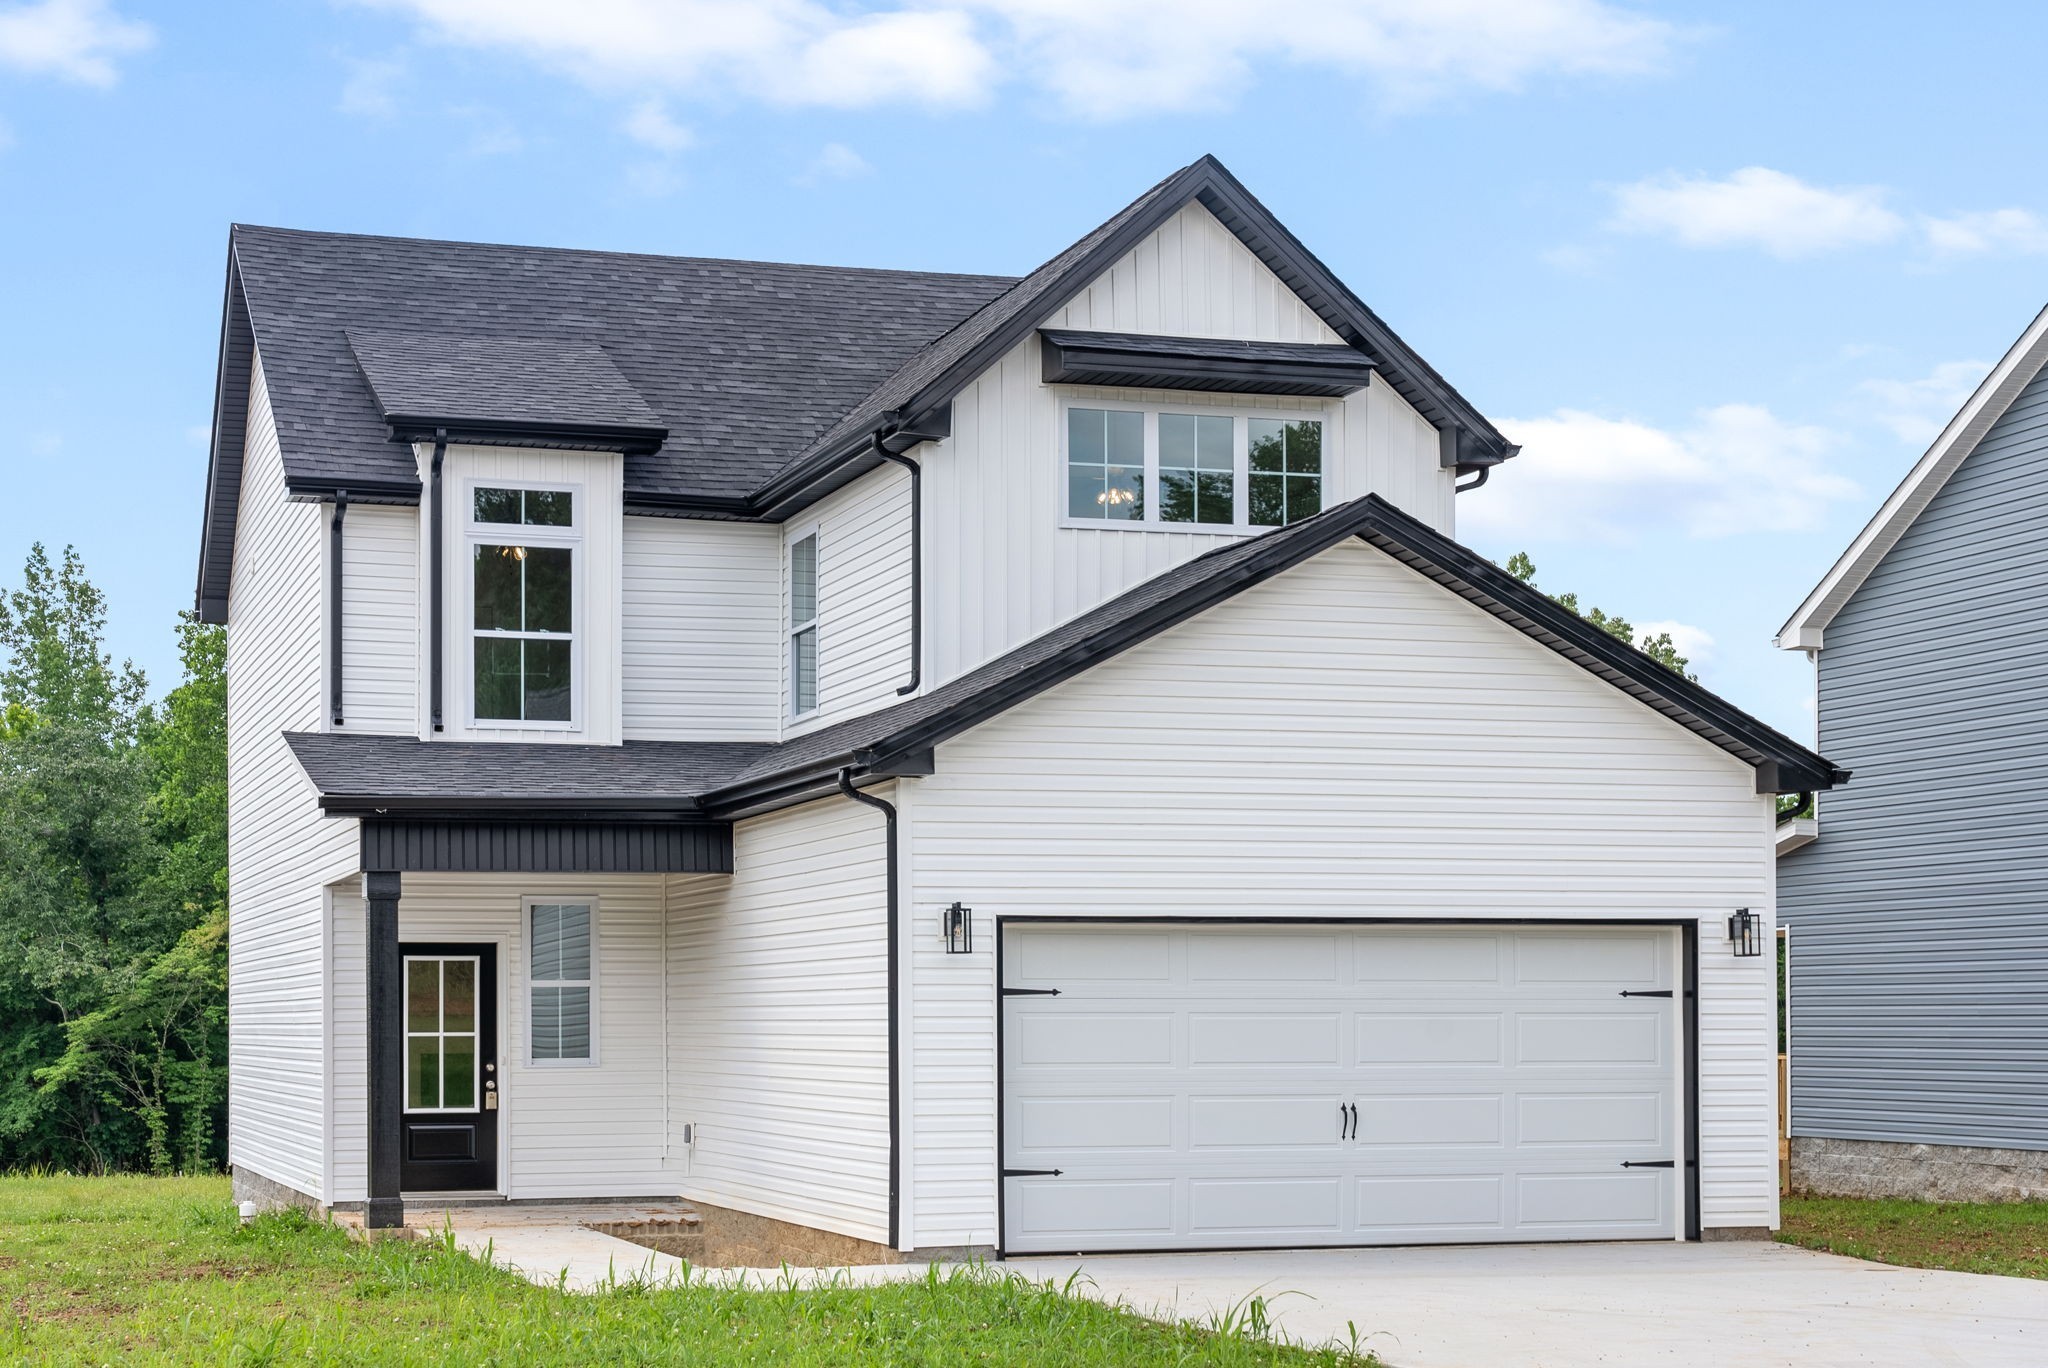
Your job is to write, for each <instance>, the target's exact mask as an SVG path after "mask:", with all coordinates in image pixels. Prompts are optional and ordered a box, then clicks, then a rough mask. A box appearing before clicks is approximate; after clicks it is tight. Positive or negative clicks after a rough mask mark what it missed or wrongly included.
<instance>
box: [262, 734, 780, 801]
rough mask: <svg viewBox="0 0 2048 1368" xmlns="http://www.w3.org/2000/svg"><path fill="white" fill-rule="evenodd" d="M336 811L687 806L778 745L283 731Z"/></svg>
mask: <svg viewBox="0 0 2048 1368" xmlns="http://www.w3.org/2000/svg"><path fill="white" fill-rule="evenodd" d="M285 740H286V742H287V743H289V744H290V746H291V748H292V754H293V755H295V756H297V757H298V761H299V765H300V767H301V768H302V769H304V770H305V771H306V777H307V778H309V779H311V780H312V781H313V787H314V788H316V789H318V790H320V798H321V806H322V807H324V808H326V809H327V810H328V811H330V812H347V813H362V812H366V811H370V810H372V809H374V808H377V807H385V808H390V809H393V810H400V811H402V810H407V809H419V808H434V809H453V810H468V811H481V810H484V809H492V808H497V809H503V810H507V811H516V810H518V809H521V808H531V807H550V806H553V807H559V806H563V805H572V806H579V807H591V808H606V807H608V808H614V809H631V810H635V811H639V810H658V809H670V810H676V811H689V810H692V809H694V808H695V807H696V805H697V798H698V795H700V794H702V793H704V792H705V791H706V790H707V789H710V788H713V787H716V786H717V785H719V784H723V783H726V782H729V781H730V780H731V779H732V778H733V777H734V776H736V775H737V774H738V773H739V772H740V771H742V770H744V769H746V768H747V767H748V766H749V765H751V764H752V763H753V762H754V761H755V760H757V759H759V758H760V756H761V755H762V754H763V753H764V752H767V751H772V750H774V749H775V747H774V746H773V745H770V744H761V743H753V742H744V741H628V742H626V743H625V744H624V745H622V746H576V745H551V744H548V743H545V742H537V741H536V742H517V741H515V742H494V741H421V740H417V739H416V738H413V737H409V736H366V735H352V734H348V733H344V732H286V733H285Z"/></svg>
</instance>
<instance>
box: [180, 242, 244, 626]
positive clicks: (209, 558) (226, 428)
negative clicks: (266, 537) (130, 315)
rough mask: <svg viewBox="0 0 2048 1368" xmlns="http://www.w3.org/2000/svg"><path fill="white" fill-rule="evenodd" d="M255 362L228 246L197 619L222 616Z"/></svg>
mask: <svg viewBox="0 0 2048 1368" xmlns="http://www.w3.org/2000/svg"><path fill="white" fill-rule="evenodd" d="M255 364H256V334H255V331H254V329H253V328H252V327H251V326H250V323H249V304H248V301H247V300H246V299H245V298H243V295H242V277H241V273H240V272H239V271H238V270H237V269H236V267H235V250H234V246H233V244H232V243H230V244H229V247H228V269H227V283H226V287H225V291H224V296H223V299H222V301H221V313H220V360H219V369H218V370H217V371H216V372H215V375H214V391H213V447H212V452H211V456H210V459H209V460H208V461H207V463H206V505H205V521H204V524H203V526H202V529H201V535H200V539H199V584H198V588H197V590H196V592H195V594H194V600H195V606H196V608H197V611H198V614H199V620H200V621H201V622H208V623H213V624H216V625H218V624H220V623H224V622H226V621H227V620H228V577H229V574H230V572H231V571H232V569H233V567H234V562H235V512H236V509H237V507H238V506H239V505H240V502H241V498H242V460H243V455H244V451H245V448H246V445H247V439H248V428H249V385H250V381H251V379H252V376H253V371H254V367H255Z"/></svg>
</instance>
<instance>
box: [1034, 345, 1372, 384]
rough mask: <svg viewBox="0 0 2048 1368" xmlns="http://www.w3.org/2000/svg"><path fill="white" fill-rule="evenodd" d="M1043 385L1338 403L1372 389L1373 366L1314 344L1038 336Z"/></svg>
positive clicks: (1359, 355) (1358, 355)
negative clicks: (1302, 397) (1300, 398)
mask: <svg viewBox="0 0 2048 1368" xmlns="http://www.w3.org/2000/svg"><path fill="white" fill-rule="evenodd" d="M1038 337H1039V344H1040V345H1039V356H1040V358H1041V360H1042V362H1043V366H1042V369H1041V378H1042V379H1044V381H1045V383H1046V384H1048V385H1108V386H1114V387H1118V388H1124V389H1175V390H1202V391H1211V392H1218V393H1228V394H1298V395H1311V396H1319V397H1322V398H1338V397H1340V396H1342V395H1346V394H1351V393H1354V392H1355V391H1358V390H1361V389H1364V388H1365V387H1366V386H1367V385H1368V384H1370V383H1372V375H1373V370H1374V367H1373V362H1372V358H1371V357H1369V356H1367V355H1366V354H1365V353H1363V352H1361V351H1358V350H1357V349H1356V348H1353V347H1343V346H1332V345H1325V344H1323V343H1314V342H1238V341H1231V340H1226V339H1218V338H1207V337H1152V336H1146V335H1142V334H1137V333H1104V332H1076V331H1074V330H1072V329H1070V328H1040V329H1039V330H1038Z"/></svg>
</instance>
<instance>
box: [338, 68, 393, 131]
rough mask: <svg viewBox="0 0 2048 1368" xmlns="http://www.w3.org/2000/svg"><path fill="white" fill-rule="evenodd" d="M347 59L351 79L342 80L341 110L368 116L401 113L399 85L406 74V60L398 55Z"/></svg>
mask: <svg viewBox="0 0 2048 1368" xmlns="http://www.w3.org/2000/svg"><path fill="white" fill-rule="evenodd" d="M347 61H348V68H349V74H348V79H347V80H346V81H343V82H342V84H341V100H340V102H339V105H338V107H339V108H340V110H341V112H342V113H344V114H354V115H357V116H359V117H362V118H367V119H389V118H392V117H394V116H395V115H396V114H397V113H398V85H399V82H400V81H401V80H403V79H404V77H405V74H406V66H405V63H404V62H402V61H400V60H399V59H398V58H395V57H385V58H376V59H371V60H363V59H359V58H353V57H352V58H348V59H347Z"/></svg>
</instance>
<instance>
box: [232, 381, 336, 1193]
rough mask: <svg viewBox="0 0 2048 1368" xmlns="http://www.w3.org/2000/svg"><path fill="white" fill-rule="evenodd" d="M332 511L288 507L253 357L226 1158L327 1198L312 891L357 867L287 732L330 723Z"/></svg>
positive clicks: (239, 537)
mask: <svg viewBox="0 0 2048 1368" xmlns="http://www.w3.org/2000/svg"><path fill="white" fill-rule="evenodd" d="M331 512H332V510H331V509H329V508H326V507H323V506H320V505H316V504H303V503H291V502H289V501H287V500H286V498H285V489H284V466H283V459H282V457H281V456H280V455H279V452H278V445H277V429H276V425H275V423H274V421H273V419H272V416H271V411H270V400H269V391H268V389H267V388H266V387H265V383H264V376H263V370H262V366H261V364H260V363H258V364H257V365H256V366H255V374H254V375H253V376H252V377H251V380H250V386H249V425H248V438H247V445H246V448H245V454H244V457H243V472H242V493H241V506H240V509H239V511H238V512H237V515H236V523H235V562H234V574H233V578H232V583H231V585H230V588H229V596H228V627H227V639H228V648H227V649H228V658H227V688H228V795H229V796H228V908H229V912H228V918H229V921H228V931H229V934H228V971H229V972H228V1013H229V1020H230V1022H231V1023H232V1028H231V1031H230V1035H229V1040H228V1162H229V1163H230V1164H233V1165H236V1166H238V1167H245V1168H247V1169H249V1170H250V1171H252V1172H255V1173H259V1174H262V1175H263V1176H264V1177H266V1178H269V1179H271V1180H273V1181H275V1182H278V1183H282V1184H284V1185H285V1186H286V1187H289V1188H292V1189H295V1190H296V1191H299V1192H303V1193H306V1194H307V1195H309V1196H312V1197H324V1196H326V1194H327V1187H326V1175H325V1161H326V1156H325V1155H324V1154H323V1153H322V1150H321V1145H320V1137H321V1135H322V1133H323V1131H324V1127H325V1117H324V1115H323V1109H324V1108H323V1104H324V1095H323V1094H324V1088H325V1083H326V1076H327V1060H326V1051H327V1041H328V1037H329V1032H328V1024H329V1023H328V1021H327V1018H326V1015H325V1012H324V1010H323V1000H322V994H321V973H322V967H323V963H324V954H325V944H324V939H323V937H324V931H325V921H324V917H323V909H324V901H323V895H322V892H321V885H322V883H323V882H325V881H326V880H329V879H333V878H335V877H337V876H339V875H340V874H341V873H343V872H344V871H347V870H351V869H353V868H354V867H355V862H356V823H354V822H353V821H341V820H335V819H331V818H327V817H323V816H322V815H321V814H320V811H319V808H318V807H317V805H316V799H315V795H314V793H313V788H312V785H311V784H310V783H309V782H307V779H306V776H305V773H304V772H303V771H302V770H300V768H299V765H298V762H297V761H296V760H294V759H293V758H292V755H291V752H290V750H289V749H288V748H287V747H286V745H285V742H284V738H283V736H282V735H281V733H283V732H285V731H320V730H323V729H324V728H325V727H326V725H327V720H328V708H327V677H326V673H325V669H324V666H325V662H326V651H325V650H324V649H323V643H324V639H325V635H326V630H325V624H326V622H327V614H326V611H325V608H324V605H325V602H326V598H327V578H326V575H325V573H324V572H325V569H326V563H327V560H326V545H327V538H328V521H327V520H328V518H329V516H331Z"/></svg>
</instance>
